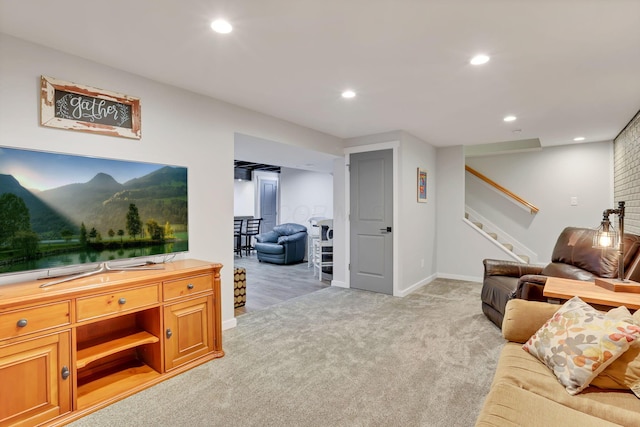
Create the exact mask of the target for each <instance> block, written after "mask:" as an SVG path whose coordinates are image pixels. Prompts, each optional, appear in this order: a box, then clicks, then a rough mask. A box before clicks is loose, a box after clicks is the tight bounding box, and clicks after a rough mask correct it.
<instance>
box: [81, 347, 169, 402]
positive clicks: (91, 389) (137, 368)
mask: <svg viewBox="0 0 640 427" xmlns="http://www.w3.org/2000/svg"><path fill="white" fill-rule="evenodd" d="M160 375H161V374H160V372H158V371H156V370H154V369H153V368H151V367H150V366H148V365H146V364H145V363H143V362H141V361H139V360H135V359H130V360H128V361H126V362H123V363H120V364H116V365H114V366H111V367H109V368H108V369H105V370H102V371H100V372H98V373H97V374H94V375H91V376H89V377H85V378H83V379H82V380H78V401H77V402H78V409H85V408H88V407H91V406H93V405H95V404H96V403H99V402H101V401H103V400H105V399H109V398H112V397H114V396H117V395H119V394H123V393H126V392H130V391H131V390H133V389H135V388H136V387H139V386H140V384H144V383H146V382H149V381H152V380H154V379H156V378H158V377H160Z"/></svg>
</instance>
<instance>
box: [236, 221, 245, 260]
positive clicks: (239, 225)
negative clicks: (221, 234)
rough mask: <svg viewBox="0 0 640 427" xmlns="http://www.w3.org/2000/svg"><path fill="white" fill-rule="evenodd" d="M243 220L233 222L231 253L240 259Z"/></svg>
mask: <svg viewBox="0 0 640 427" xmlns="http://www.w3.org/2000/svg"><path fill="white" fill-rule="evenodd" d="M243 223H244V220H243V219H234V220H233V253H235V254H237V255H240V258H242V224H243Z"/></svg>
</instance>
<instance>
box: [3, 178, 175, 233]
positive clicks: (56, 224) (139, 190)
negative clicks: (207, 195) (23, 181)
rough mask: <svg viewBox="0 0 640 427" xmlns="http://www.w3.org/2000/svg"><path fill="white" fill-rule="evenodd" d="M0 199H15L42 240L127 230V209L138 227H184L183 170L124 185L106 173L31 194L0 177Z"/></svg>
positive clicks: (11, 180) (133, 180) (128, 182)
mask: <svg viewBox="0 0 640 427" xmlns="http://www.w3.org/2000/svg"><path fill="white" fill-rule="evenodd" d="M0 188H1V189H2V191H1V192H0V194H2V193H12V194H15V195H16V196H18V197H20V198H21V199H22V200H23V201H24V202H25V205H26V206H27V208H28V209H29V214H30V217H31V228H32V230H33V231H34V232H35V233H36V234H38V235H39V237H40V238H41V239H59V238H61V237H62V236H61V235H60V232H61V231H62V230H63V229H64V228H65V227H66V228H68V229H70V231H72V233H74V234H77V233H78V232H79V230H80V225H81V224H82V223H84V224H85V226H86V227H87V228H88V229H91V228H95V229H96V230H97V231H98V232H100V233H101V234H102V236H107V233H108V231H109V230H110V229H111V230H115V231H117V230H119V229H126V216H127V212H128V210H129V205H130V204H134V205H136V206H137V208H138V212H139V214H140V219H141V220H142V223H143V225H144V224H145V223H146V222H147V220H149V219H154V220H156V221H157V222H158V223H159V224H160V225H164V224H165V223H166V222H169V224H171V225H176V226H181V227H185V226H186V224H187V221H188V211H187V170H186V169H185V168H178V167H171V166H165V167H163V168H161V169H158V170H157V171H155V172H152V173H150V174H148V175H145V176H142V177H140V178H135V179H132V180H130V181H127V182H125V183H124V184H120V183H118V182H117V181H116V180H115V179H114V178H113V177H111V176H110V175H108V174H105V173H98V174H97V175H96V176H95V177H94V178H93V179H91V180H90V181H88V182H85V183H79V184H68V185H65V186H62V187H58V188H54V189H50V190H45V191H41V192H34V193H32V192H31V191H29V190H28V189H26V188H24V187H22V186H21V185H20V183H19V182H18V181H17V180H16V179H15V178H14V177H13V176H11V175H0Z"/></svg>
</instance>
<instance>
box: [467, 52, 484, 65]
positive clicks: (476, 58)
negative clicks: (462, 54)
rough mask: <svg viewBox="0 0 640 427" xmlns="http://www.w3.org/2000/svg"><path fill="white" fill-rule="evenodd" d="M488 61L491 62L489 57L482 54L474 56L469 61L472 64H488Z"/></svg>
mask: <svg viewBox="0 0 640 427" xmlns="http://www.w3.org/2000/svg"><path fill="white" fill-rule="evenodd" d="M487 62H489V57H488V56H487V55H482V54H481V55H476V56H474V57H473V58H471V61H469V63H471V65H482V64H486V63H487Z"/></svg>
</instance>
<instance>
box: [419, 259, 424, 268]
mask: <svg viewBox="0 0 640 427" xmlns="http://www.w3.org/2000/svg"><path fill="white" fill-rule="evenodd" d="M420 268H424V258H422V259H421V260H420Z"/></svg>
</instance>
